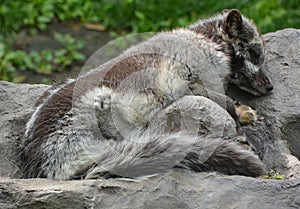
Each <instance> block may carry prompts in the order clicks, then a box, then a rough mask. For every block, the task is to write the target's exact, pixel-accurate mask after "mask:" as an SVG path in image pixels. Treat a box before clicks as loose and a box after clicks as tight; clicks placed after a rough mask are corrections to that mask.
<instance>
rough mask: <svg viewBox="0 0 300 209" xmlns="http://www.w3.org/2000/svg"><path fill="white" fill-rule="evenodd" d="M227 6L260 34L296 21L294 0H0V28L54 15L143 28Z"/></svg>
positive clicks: (182, 21) (299, 10)
mask: <svg viewBox="0 0 300 209" xmlns="http://www.w3.org/2000/svg"><path fill="white" fill-rule="evenodd" d="M231 8H237V9H240V10H241V11H242V12H243V13H244V14H245V15H246V16H249V17H250V18H252V19H254V20H255V22H256V23H257V25H258V27H259V28H260V29H261V30H262V32H263V33H266V32H269V31H275V30H278V29H281V28H286V27H299V25H300V0H290V1H284V0H245V1H240V0H231V1H225V0H220V1H217V0H215V1H213V0H211V1H204V0H202V1H201V0H190V1H182V0H147V1H143V0H99V1H94V0H24V1H23V0H14V1H11V0H4V1H3V0H2V3H1V5H0V21H1V32H2V33H5V32H6V33H7V32H11V31H15V30H18V29H20V27H21V26H29V27H31V28H38V29H40V30H43V29H45V28H46V25H47V24H48V23H49V22H51V21H52V20H53V19H54V18H55V19H58V20H60V21H67V20H73V19H77V20H80V21H82V22H95V23H101V24H103V25H105V26H107V27H108V28H111V29H121V30H129V31H133V32H146V31H147V32H148V31H159V30H165V29H169V28H173V27H178V26H186V25H188V24H189V23H191V22H193V21H195V20H196V19H198V18H202V17H207V16H210V15H212V14H214V13H216V12H219V11H221V10H223V9H231Z"/></svg>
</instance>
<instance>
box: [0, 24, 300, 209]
mask: <svg viewBox="0 0 300 209" xmlns="http://www.w3.org/2000/svg"><path fill="white" fill-rule="evenodd" d="M264 39H265V40H266V44H267V49H268V50H267V56H266V71H267V73H268V75H269V77H270V78H271V80H272V83H273V84H274V91H273V93H272V94H270V95H267V96H264V97H258V98H257V97H253V96H250V95H247V94H245V93H244V92H243V93H242V94H241V92H240V91H239V90H237V89H235V88H231V95H232V97H233V98H235V99H236V100H238V101H241V102H243V103H245V104H247V105H250V106H251V107H253V108H255V109H256V110H257V112H258V114H260V115H262V116H264V118H265V119H264V120H263V121H258V122H257V123H255V124H254V125H252V126H245V127H244V128H243V129H244V131H245V133H246V134H247V136H248V138H249V143H250V144H252V146H253V147H254V148H255V149H256V151H257V153H258V154H259V155H260V157H261V158H262V160H263V161H264V162H265V164H266V165H267V166H268V168H269V169H275V170H276V171H278V172H279V173H282V174H286V175H288V177H289V178H290V179H288V180H270V179H261V178H249V177H243V176H224V175H220V174H216V173H195V172H191V171H187V170H181V169H172V170H170V171H169V172H167V173H165V174H161V175H158V176H154V177H150V178H149V179H146V180H143V181H142V180H140V181H137V182H134V181H128V180H127V181H125V180H124V179H123V180H122V179H107V180H105V179H98V180H76V181H75V180H74V181H51V180H47V179H17V178H19V177H20V171H19V168H18V166H17V164H18V162H17V153H18V145H19V144H20V139H21V137H22V135H23V134H24V129H25V123H26V121H28V119H29V118H30V115H31V114H32V112H33V106H34V104H35V102H36V100H37V98H38V97H40V96H41V95H42V94H43V92H44V91H45V90H46V89H48V88H49V86H46V85H28V84H18V85H15V84H11V83H7V82H0V116H1V117H0V127H1V132H0V159H1V160H0V208H28V209H30V208H45V209H47V208H274V207H275V206H276V208H300V163H299V158H300V140H299V136H300V132H299V130H300V129H299V127H300V108H299V107H300V86H299V85H298V84H299V82H300V76H299V75H298V74H299V73H298V72H297V71H298V70H299V69H300V60H299V57H300V30H295V29H285V30H282V31H277V32H275V33H269V34H266V35H264ZM230 124H231V122H230V121H228V126H226V127H227V128H226V130H231V128H230ZM227 133H231V131H228V132H227Z"/></svg>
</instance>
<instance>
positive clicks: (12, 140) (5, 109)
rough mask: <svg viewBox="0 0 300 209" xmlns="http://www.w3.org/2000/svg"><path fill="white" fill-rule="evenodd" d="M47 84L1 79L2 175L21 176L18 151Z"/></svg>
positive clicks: (0, 157) (0, 161) (0, 166)
mask: <svg viewBox="0 0 300 209" xmlns="http://www.w3.org/2000/svg"><path fill="white" fill-rule="evenodd" d="M47 88H49V87H48V86H46V85H29V84H19V85H14V84H11V83H8V82H4V81H0V130H1V132H0V159H1V160H0V176H2V177H11V178H17V177H19V176H20V173H19V169H18V166H17V162H16V153H17V148H18V145H19V144H20V139H21V137H22V135H23V133H24V130H25V124H26V122H27V121H28V119H29V118H30V116H31V114H32V112H33V110H34V108H33V107H34V104H35V102H36V101H37V99H38V98H39V97H40V96H41V95H42V94H43V92H44V91H45V90H46V89H47Z"/></svg>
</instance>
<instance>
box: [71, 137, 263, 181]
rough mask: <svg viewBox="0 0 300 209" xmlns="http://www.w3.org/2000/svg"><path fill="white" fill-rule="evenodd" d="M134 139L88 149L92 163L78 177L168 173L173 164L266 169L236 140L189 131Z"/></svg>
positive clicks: (227, 170)
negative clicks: (192, 133)
mask: <svg viewBox="0 0 300 209" xmlns="http://www.w3.org/2000/svg"><path fill="white" fill-rule="evenodd" d="M128 138H130V139H131V140H123V141H107V142H105V143H106V145H105V146H103V143H101V146H100V145H99V146H98V145H93V146H91V147H88V148H87V149H86V150H85V154H87V155H88V156H89V157H90V158H91V159H92V162H93V163H92V164H89V165H87V166H81V168H82V169H81V170H80V171H78V173H77V174H76V175H75V176H74V177H76V176H85V178H98V177H99V176H102V177H103V176H104V177H111V176H121V177H130V178H134V177H139V176H145V175H153V174H157V173H161V172H164V171H166V170H168V169H171V168H173V167H181V168H185V169H189V170H194V171H218V172H221V173H224V174H240V175H245V176H254V177H256V176H261V175H263V174H264V172H265V166H264V164H263V163H262V162H261V161H260V160H259V158H258V157H257V156H256V155H255V154H254V153H252V152H251V151H248V150H246V149H244V148H243V147H242V146H240V145H239V144H237V143H236V142H233V141H230V140H222V139H216V138H213V137H212V136H211V137H205V139H203V138H200V137H199V136H191V135H188V134H187V133H170V134H152V133H151V132H143V133H142V134H135V135H134V136H131V137H128Z"/></svg>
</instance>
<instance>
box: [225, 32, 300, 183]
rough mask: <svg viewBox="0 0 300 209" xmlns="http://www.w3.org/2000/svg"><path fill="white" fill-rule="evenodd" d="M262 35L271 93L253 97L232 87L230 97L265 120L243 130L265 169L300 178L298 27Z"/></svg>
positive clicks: (299, 46)
mask: <svg viewBox="0 0 300 209" xmlns="http://www.w3.org/2000/svg"><path fill="white" fill-rule="evenodd" d="M263 37H264V39H265V41H266V47H267V52H266V63H265V70H266V72H267V74H268V76H269V77H270V78H271V82H272V84H273V85H274V90H273V92H272V93H271V94H270V95H266V96H263V97H253V96H251V95H247V94H245V93H244V92H241V91H240V90H238V89H237V88H234V87H233V88H232V89H231V90H232V91H231V95H232V96H231V97H233V98H235V99H236V100H238V101H241V102H243V103H245V104H248V105H249V106H251V107H253V108H254V109H256V110H257V112H258V113H259V114H260V115H262V116H264V118H265V120H264V122H259V123H257V124H255V125H254V126H247V127H245V128H244V129H245V132H246V133H247V136H248V138H249V140H250V142H252V143H253V145H254V146H255V147H256V148H257V149H258V151H259V153H260V155H261V157H262V158H263V161H264V162H265V163H266V164H267V166H268V168H269V169H276V170H278V171H279V172H280V173H285V174H287V175H288V176H296V177H298V178H300V163H299V159H300V85H299V83H300V30H296V29H285V30H280V31H277V32H275V33H268V34H266V35H264V36H263ZM290 152H291V153H292V155H290ZM296 157H297V158H298V159H297V158H296Z"/></svg>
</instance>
